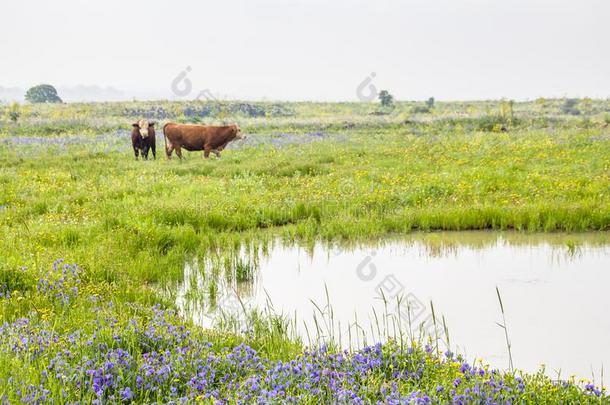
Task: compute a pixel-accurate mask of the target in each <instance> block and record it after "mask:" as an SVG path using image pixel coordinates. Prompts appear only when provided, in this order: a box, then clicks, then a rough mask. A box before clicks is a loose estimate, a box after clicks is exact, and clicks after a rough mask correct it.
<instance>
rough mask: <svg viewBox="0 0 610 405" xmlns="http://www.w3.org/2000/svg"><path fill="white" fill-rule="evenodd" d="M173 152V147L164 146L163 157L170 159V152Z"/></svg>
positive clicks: (170, 145)
mask: <svg viewBox="0 0 610 405" xmlns="http://www.w3.org/2000/svg"><path fill="white" fill-rule="evenodd" d="M173 151H174V145H172V144H171V143H170V144H169V145H165V155H166V156H167V158H168V159H171V158H172V152H173Z"/></svg>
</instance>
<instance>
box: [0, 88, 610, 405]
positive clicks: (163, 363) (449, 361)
mask: <svg viewBox="0 0 610 405" xmlns="http://www.w3.org/2000/svg"><path fill="white" fill-rule="evenodd" d="M209 103H210V102H183V103H181V102H160V103H153V102H146V103H137V102H134V103H99V104H95V103H92V104H65V105H62V104H60V105H53V106H51V105H40V106H24V107H23V111H22V114H21V116H20V118H19V121H18V122H16V123H15V122H8V121H2V122H0V235H1V236H0V252H1V253H0V325H1V326H0V403H7V404H13V403H61V404H63V403H99V404H105V403H244V404H245V403H248V404H249V403H285V402H293V403H337V404H344V403H366V404H368V403H383V404H386V403H387V404H403V403H413V404H419V403H455V404H468V403H480V404H487V403H490V404H491V403H496V404H508V403H610V398H609V397H608V395H607V391H606V390H605V388H603V387H602V383H601V381H584V380H576V379H570V378H567V379H565V380H553V379H551V378H549V377H547V376H545V374H544V373H543V372H540V373H538V374H526V373H522V372H520V371H506V370H494V369H491V368H490V367H488V366H486V365H485V359H483V360H482V361H480V360H477V361H476V362H473V361H471V360H469V359H465V358H462V357H460V355H459V354H453V353H451V352H449V351H446V350H444V349H443V350H440V349H439V345H438V344H437V343H435V342H434V341H432V340H430V341H428V342H427V343H428V345H426V342H421V343H416V342H411V341H408V342H407V341H401V340H398V339H395V340H393V339H389V340H388V341H384V343H383V344H372V345H370V346H364V347H360V348H354V349H353V350H351V351H347V352H346V351H344V350H342V349H340V348H338V347H336V345H333V344H332V342H328V344H327V345H324V344H321V345H319V346H315V347H306V345H305V344H304V343H303V342H301V341H300V340H299V339H298V338H295V337H294V336H291V334H290V333H289V332H288V329H289V328H288V326H287V324H288V323H289V322H290V320H289V319H287V318H284V317H280V316H268V317H263V316H259V315H257V314H255V313H253V314H251V315H250V316H249V321H248V323H247V325H246V326H245V327H244V328H243V330H241V331H239V332H238V333H235V332H234V331H233V332H230V331H228V330H225V329H223V328H222V327H220V326H219V327H217V328H213V329H203V328H200V327H198V326H196V325H193V324H192V323H190V322H189V321H188V320H185V319H184V318H182V317H180V316H179V315H177V313H175V312H174V310H175V309H176V308H175V302H172V301H171V300H169V299H168V298H167V296H166V295H164V294H162V293H161V292H162V291H164V290H166V289H167V288H168V286H172V285H175V284H176V283H177V282H179V281H181V278H182V277H183V269H184V265H185V263H186V262H189V261H193V260H196V259H197V258H202V259H203V258H206V257H208V256H209V255H211V254H213V255H216V256H217V257H220V259H219V262H222V263H225V262H226V263H228V264H229V266H230V265H231V261H230V260H229V258H231V257H234V256H235V252H237V251H239V249H241V248H243V247H244V246H246V247H247V246H250V245H253V244H259V243H262V244H264V243H265V242H266V241H271V240H277V239H280V240H282V241H283V242H286V243H291V242H305V243H306V242H311V241H317V240H324V241H351V240H364V239H375V240H379V239H381V238H384V237H386V236H389V235H395V234H406V233H409V232H412V231H435V230H448V231H451V230H469V229H480V230H489V231H490V232H491V231H493V230H515V231H522V232H529V231H542V232H553V231H570V232H579V231H597V232H606V231H608V230H610V204H609V203H608V202H609V201H610V176H609V175H608V173H610V159H609V156H610V135H609V134H610V132H609V131H610V129H608V121H610V120H607V118H606V115H604V114H606V113H607V112H608V111H610V104H609V103H608V102H607V101H601V100H588V101H587V100H582V101H581V102H580V103H578V104H577V105H576V107H575V108H579V109H580V110H579V111H581V114H580V115H578V116H576V115H572V114H571V115H566V114H564V113H562V111H561V105H562V103H563V101H562V100H537V101H536V102H529V103H516V104H515V105H514V109H515V110H514V115H513V112H511V115H510V118H507V116H503V115H502V114H500V113H497V111H500V106H501V103H500V102H478V103H440V102H439V103H437V105H436V107H435V109H434V110H433V111H431V112H429V113H426V114H420V113H417V114H414V113H411V111H412V108H413V106H414V105H415V104H414V103H397V105H396V107H395V108H394V110H392V111H378V110H377V107H375V106H372V105H368V104H364V103H355V104H349V103H337V104H333V103H319V104H317V103H290V104H285V105H278V104H277V103H273V104H272V103H259V104H252V105H250V104H247V103H238V104H237V105H231V108H228V109H224V108H221V107H222V106H220V107H219V106H209V105H208V104H209ZM511 108H512V105H511ZM141 116H146V117H148V118H149V119H156V120H158V121H159V124H158V127H159V128H161V127H162V124H163V122H166V121H168V120H170V119H171V120H175V121H182V122H204V123H222V122H225V121H230V122H238V123H239V124H240V126H241V127H242V129H243V130H244V132H245V133H247V134H248V135H249V137H248V139H247V140H246V141H244V142H236V143H234V144H231V145H230V146H229V147H228V148H227V150H226V151H225V152H223V156H222V158H220V159H216V158H211V159H208V160H203V159H202V157H201V154H199V153H189V154H186V159H185V160H184V161H178V160H176V159H174V160H166V159H165V157H164V156H163V147H162V145H163V135H162V131H161V130H160V129H158V131H157V150H158V151H159V154H158V158H157V160H155V161H135V160H134V159H133V154H132V152H131V150H130V141H129V129H130V124H131V122H132V121H133V120H135V119H137V118H140V117H141ZM58 258H63V259H61V260H58ZM223 258H224V259H227V260H226V261H223ZM73 263H76V264H73ZM289 288H296V287H295V286H288V287H287V291H289ZM465 293H468V294H471V293H476V292H475V291H467V292H465ZM566 350H569V348H568V347H566Z"/></svg>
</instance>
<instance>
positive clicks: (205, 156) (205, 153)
mask: <svg viewBox="0 0 610 405" xmlns="http://www.w3.org/2000/svg"><path fill="white" fill-rule="evenodd" d="M211 151H212V149H210V148H205V149H204V151H203V157H204V158H206V159H207V158H209V157H210V152H211Z"/></svg>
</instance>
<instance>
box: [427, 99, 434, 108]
mask: <svg viewBox="0 0 610 405" xmlns="http://www.w3.org/2000/svg"><path fill="white" fill-rule="evenodd" d="M426 107H428V108H429V109H432V108H434V97H430V98H429V99H428V100H427V101H426Z"/></svg>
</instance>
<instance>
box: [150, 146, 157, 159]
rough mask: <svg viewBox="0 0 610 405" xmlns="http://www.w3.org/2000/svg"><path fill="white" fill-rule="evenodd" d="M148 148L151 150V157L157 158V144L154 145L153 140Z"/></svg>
mask: <svg viewBox="0 0 610 405" xmlns="http://www.w3.org/2000/svg"><path fill="white" fill-rule="evenodd" d="M150 149H151V150H152V154H153V159H155V160H157V145H155V144H154V142H153V144H152V145H150Z"/></svg>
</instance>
